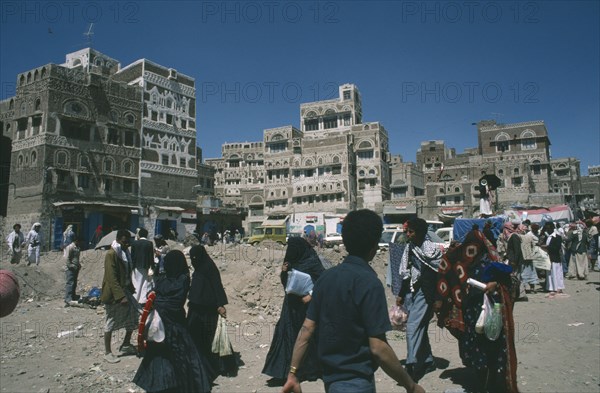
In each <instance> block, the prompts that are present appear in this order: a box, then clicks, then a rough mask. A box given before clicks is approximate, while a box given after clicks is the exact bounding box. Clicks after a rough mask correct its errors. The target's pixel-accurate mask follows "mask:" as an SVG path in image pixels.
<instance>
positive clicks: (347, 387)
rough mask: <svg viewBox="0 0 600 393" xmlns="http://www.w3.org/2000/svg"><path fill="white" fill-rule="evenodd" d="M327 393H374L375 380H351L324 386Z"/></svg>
mask: <svg viewBox="0 0 600 393" xmlns="http://www.w3.org/2000/svg"><path fill="white" fill-rule="evenodd" d="M325 391H326V392H327V393H376V392H375V379H374V378H373V379H371V380H368V379H364V378H353V379H346V380H344V381H336V382H331V383H328V384H325Z"/></svg>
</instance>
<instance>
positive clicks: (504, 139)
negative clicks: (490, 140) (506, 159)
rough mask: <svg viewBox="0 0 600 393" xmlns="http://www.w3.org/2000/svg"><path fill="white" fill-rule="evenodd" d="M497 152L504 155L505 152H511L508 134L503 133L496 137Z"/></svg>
mask: <svg viewBox="0 0 600 393" xmlns="http://www.w3.org/2000/svg"><path fill="white" fill-rule="evenodd" d="M495 140H496V152H498V153H502V152H505V151H510V137H509V136H508V134H507V133H505V132H502V133H500V134H498V135H496V138H495Z"/></svg>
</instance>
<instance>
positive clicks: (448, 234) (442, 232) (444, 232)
mask: <svg viewBox="0 0 600 393" xmlns="http://www.w3.org/2000/svg"><path fill="white" fill-rule="evenodd" d="M453 232H454V228H453V227H447V228H440V229H438V230H437V231H435V234H436V235H437V236H438V237H439V238H441V239H442V240H443V242H444V247H445V248H446V249H448V248H450V244H451V243H452V241H453V240H454V235H453Z"/></svg>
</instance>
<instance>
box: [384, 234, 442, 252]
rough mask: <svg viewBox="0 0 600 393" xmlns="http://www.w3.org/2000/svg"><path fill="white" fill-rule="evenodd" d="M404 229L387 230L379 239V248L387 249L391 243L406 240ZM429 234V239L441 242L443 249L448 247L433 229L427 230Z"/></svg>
mask: <svg viewBox="0 0 600 393" xmlns="http://www.w3.org/2000/svg"><path fill="white" fill-rule="evenodd" d="M403 232H404V231H403V230H402V229H392V230H385V231H383V233H382V234H381V239H379V249H380V250H381V251H387V250H388V249H389V248H390V243H400V242H401V241H406V239H403V236H402V234H403ZM427 236H429V240H431V241H432V242H434V243H439V244H440V248H441V249H442V251H445V250H446V249H447V248H448V247H446V246H445V242H444V240H443V239H441V238H440V237H439V236H438V235H436V234H435V232H433V231H427Z"/></svg>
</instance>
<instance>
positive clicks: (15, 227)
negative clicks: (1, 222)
mask: <svg viewBox="0 0 600 393" xmlns="http://www.w3.org/2000/svg"><path fill="white" fill-rule="evenodd" d="M17 227H19V229H21V224H15V225H13V229H17Z"/></svg>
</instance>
